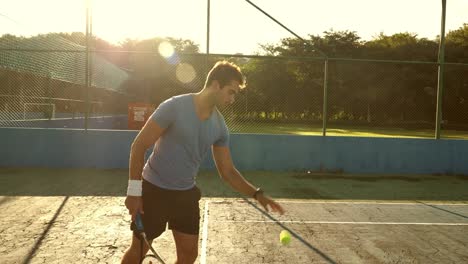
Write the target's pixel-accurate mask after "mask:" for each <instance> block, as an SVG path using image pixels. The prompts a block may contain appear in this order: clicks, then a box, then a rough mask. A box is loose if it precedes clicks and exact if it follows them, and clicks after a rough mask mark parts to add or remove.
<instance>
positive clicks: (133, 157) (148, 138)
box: [125, 119, 164, 220]
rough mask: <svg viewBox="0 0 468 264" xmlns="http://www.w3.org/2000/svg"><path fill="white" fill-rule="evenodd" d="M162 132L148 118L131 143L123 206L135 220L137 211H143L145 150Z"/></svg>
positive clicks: (162, 130) (161, 129)
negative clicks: (142, 188) (126, 188)
mask: <svg viewBox="0 0 468 264" xmlns="http://www.w3.org/2000/svg"><path fill="white" fill-rule="evenodd" d="M163 133H164V129H163V128H161V127H160V126H159V125H158V124H157V123H156V122H155V121H153V120H152V119H150V120H148V122H146V124H145V125H144V126H143V128H142V129H141V130H140V132H139V133H138V135H137V136H136V138H135V140H134V141H133V143H132V147H131V150H130V160H129V168H130V169H129V182H128V183H129V186H128V190H127V199H125V206H126V207H127V209H128V213H129V214H130V215H132V220H135V216H136V213H137V212H139V213H144V211H143V202H142V200H141V186H142V182H141V174H142V171H143V166H144V163H145V153H146V150H148V148H149V147H151V145H153V144H154V143H156V141H158V139H159V138H160V137H161V135H162V134H163Z"/></svg>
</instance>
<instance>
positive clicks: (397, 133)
mask: <svg viewBox="0 0 468 264" xmlns="http://www.w3.org/2000/svg"><path fill="white" fill-rule="evenodd" d="M229 127H230V130H231V132H233V133H256V134H290V135H304V136H311V135H314V136H319V135H322V127H321V126H318V125H306V124H289V123H256V124H253V123H239V124H235V123H231V124H230V125H229ZM434 134H435V131H434V130H431V129H403V128H401V129H399V128H378V127H363V126H343V127H340V128H338V127H336V126H330V127H329V128H328V129H327V135H328V136H352V137H392V138H434ZM441 138H447V139H468V131H457V130H442V131H441Z"/></svg>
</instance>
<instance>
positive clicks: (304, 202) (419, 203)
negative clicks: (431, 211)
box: [277, 200, 468, 206]
mask: <svg viewBox="0 0 468 264" xmlns="http://www.w3.org/2000/svg"><path fill="white" fill-rule="evenodd" d="M277 202H279V203H297V204H371V205H372V204H376V205H380V204H382V205H424V204H427V205H457V206H468V203H437V202H424V201H421V202H394V203H393V202H378V201H376V202H373V201H367V202H365V201H294V200H277Z"/></svg>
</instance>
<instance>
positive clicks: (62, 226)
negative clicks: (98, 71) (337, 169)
mask: <svg viewBox="0 0 468 264" xmlns="http://www.w3.org/2000/svg"><path fill="white" fill-rule="evenodd" d="M33 171H36V175H34V173H33ZM39 171H40V170H39ZM1 172H2V173H0V183H2V186H4V187H3V188H0V210H1V211H2V214H1V217H0V223H1V230H0V231H1V234H2V235H1V236H0V245H1V246H0V263H119V261H120V258H121V256H122V254H123V252H124V250H125V249H126V247H127V246H128V245H129V243H130V231H129V227H128V226H129V216H128V214H127V210H126V209H125V207H124V205H123V202H124V196H123V195H122V194H123V193H124V189H125V186H122V187H118V188H116V187H115V186H120V185H121V183H122V182H125V177H124V176H125V172H124V171H121V172H115V171H111V172H107V173H109V174H112V175H114V176H113V177H114V179H115V180H114V181H111V180H110V179H111V178H105V177H104V180H103V181H98V180H96V181H95V182H87V184H88V185H89V187H86V184H83V183H81V185H80V184H78V181H79V182H82V181H83V178H80V177H78V176H75V177H73V178H72V177H70V178H67V177H66V176H63V178H65V179H67V180H65V181H63V182H60V184H55V185H54V184H51V183H52V182H56V181H53V179H54V178H53V177H52V176H50V178H47V177H41V176H42V175H41V174H43V173H45V171H42V172H38V170H29V171H28V172H27V173H25V172H24V170H21V171H20V172H18V171H12V170H1ZM63 172H64V171H61V173H63ZM79 172H80V173H79V174H80V175H82V174H88V175H89V174H90V173H89V171H88V172H86V173H84V171H79ZM95 173H96V172H95ZM99 173H101V174H106V173H102V172H99ZM99 173H97V174H99ZM48 174H49V175H51V174H54V172H53V171H52V170H50V173H48ZM68 174H69V175H70V174H73V173H71V172H69V173H68ZM28 175H29V176H28ZM13 176H15V178H17V179H11V178H12V177H13ZM83 177H84V176H83ZM93 177H95V178H97V176H96V175H94V176H93ZM210 177H211V176H210ZM271 177H273V176H271ZM283 177H285V176H283ZM438 177H439V178H440V177H443V176H438ZM35 178H36V179H35ZM77 178H78V179H80V180H77ZM293 178H294V179H296V180H300V179H299V178H298V177H293ZM319 178H320V180H321V181H322V180H326V177H325V176H321V177H319ZM324 178H325V179H324ZM336 178H337V177H335V179H333V177H330V179H329V180H328V181H330V182H331V181H334V180H337V179H336ZM446 178H447V180H448V181H452V184H453V186H458V187H454V188H453V189H452V190H447V189H446V188H444V190H442V189H441V190H440V193H439V196H437V195H436V194H434V197H447V199H444V200H437V201H436V200H431V199H415V200H410V199H408V198H409V197H410V196H409V194H408V193H409V192H412V191H411V185H418V186H424V184H425V181H424V180H422V181H414V180H412V181H407V182H406V183H407V187H408V190H409V191H404V190H403V189H402V195H403V196H404V193H403V192H407V193H406V194H405V195H406V196H404V197H405V199H404V200H398V199H393V200H390V199H388V200H384V199H378V200H372V199H353V198H355V197H357V196H352V195H349V194H346V195H344V196H343V197H341V198H342V199H319V198H317V195H316V194H317V193H321V191H323V190H321V189H320V188H325V187H323V186H322V187H320V184H317V187H316V189H317V190H316V193H315V194H311V197H310V198H307V199H304V198H291V197H287V198H285V197H286V195H281V193H280V192H277V191H275V190H271V191H270V193H272V195H275V197H277V198H278V201H280V202H281V204H282V205H283V206H284V207H285V209H286V210H287V212H286V214H285V215H282V216H279V215H277V214H269V213H267V212H265V211H263V210H262V209H261V208H259V207H258V206H257V204H256V203H255V202H253V201H252V200H249V199H243V198H239V197H231V196H230V195H225V196H226V197H222V196H218V197H216V195H215V194H216V193H215V192H214V191H212V192H211V193H210V192H209V191H208V190H206V188H208V187H209V186H211V185H213V186H218V187H219V189H222V188H224V187H222V186H223V184H222V183H221V182H220V180H219V179H216V178H215V177H213V181H214V183H210V182H208V181H207V180H206V179H200V182H199V185H201V188H202V190H203V187H205V194H207V195H205V198H203V199H202V200H201V201H200V210H201V215H202V220H201V225H200V227H201V228H200V243H199V246H200V247H199V257H198V259H197V263H467V262H468V246H467V245H468V236H467V234H468V202H467V201H466V200H467V199H466V195H467V193H466V190H467V188H464V187H463V186H462V188H460V186H459V185H460V184H462V185H464V186H465V187H466V182H467V181H466V179H465V177H455V178H453V177H446ZM210 179H211V178H210ZM441 179H442V178H441ZM454 179H459V181H458V182H454ZM254 180H255V179H254ZM340 180H341V181H342V183H345V180H343V179H340ZM258 181H260V182H261V180H258ZM346 181H353V180H352V179H346ZM444 181H445V180H444ZM48 182H49V183H48ZM104 182H108V185H107V186H106V185H104V184H103V183H104ZM308 182H310V183H309V185H311V186H313V184H314V183H317V182H314V181H311V180H310V179H308ZM356 182H357V183H359V184H361V186H360V185H357V184H355V185H354V189H353V191H354V192H358V193H359V192H360V191H362V190H364V189H365V186H364V185H363V184H371V185H372V184H374V185H373V186H376V188H375V190H374V191H375V192H376V193H382V192H383V191H382V190H381V189H382V188H385V187H382V186H387V187H388V188H392V185H391V183H389V184H387V185H382V184H380V185H376V183H374V182H372V181H362V179H360V180H359V181H356ZM291 184H293V183H291ZM399 184H401V183H399ZM431 184H432V185H434V183H431ZM96 185H97V186H101V188H102V190H98V189H96V188H97V187H96ZM5 186H7V187H5ZM33 186H36V188H33ZM50 186H52V187H50ZM378 186H379V187H378ZM441 186H444V185H443V184H441ZM303 187H304V188H305V187H307V186H303ZM377 187H378V188H377ZM6 188H8V189H6ZM93 188H94V189H93ZM210 188H214V187H210ZM268 188H270V189H271V188H273V187H271V186H270V187H268ZM80 189H81V190H80ZM82 189H86V190H92V191H89V192H86V191H84V190H82ZM109 189H110V190H113V191H112V192H109ZM14 190H16V191H14ZM33 190H36V191H33ZM38 190H42V191H38ZM106 190H107V192H106ZM464 190H465V191H464ZM394 192H398V190H394ZM450 192H452V193H455V192H458V194H454V196H453V197H456V198H454V199H451V197H450V196H449V193H450ZM460 192H461V193H460ZM367 193H368V194H367V195H368V196H367V198H369V197H372V194H369V192H368V191H367ZM302 195H303V194H302ZM282 196H283V197H282ZM346 198H350V199H346ZM426 198H427V197H426ZM284 229H286V230H289V231H290V233H291V234H292V240H291V243H290V244H289V245H287V246H284V245H281V244H280V242H279V233H280V232H281V230H284ZM154 247H155V248H156V250H157V251H159V252H160V253H161V255H162V256H163V257H164V258H165V259H166V260H167V261H168V263H173V262H174V261H175V246H174V243H173V239H172V235H171V232H170V231H168V232H165V233H164V234H163V235H162V236H161V237H160V238H158V239H156V240H155V242H154Z"/></svg>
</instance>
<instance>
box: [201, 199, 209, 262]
mask: <svg viewBox="0 0 468 264" xmlns="http://www.w3.org/2000/svg"><path fill="white" fill-rule="evenodd" d="M209 203H210V201H206V202H205V213H204V215H203V231H202V242H201V255H200V264H206V244H207V241H208V204H209Z"/></svg>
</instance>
